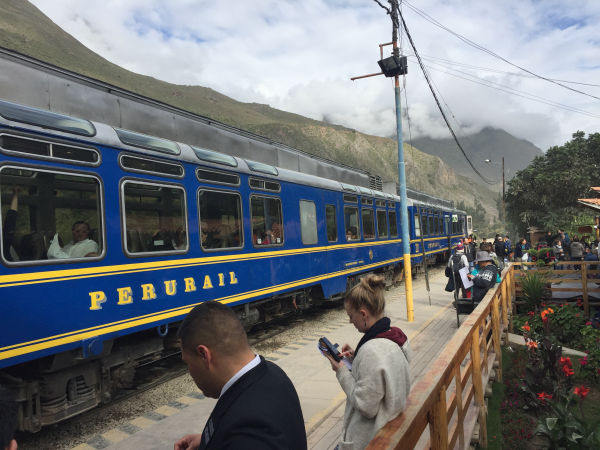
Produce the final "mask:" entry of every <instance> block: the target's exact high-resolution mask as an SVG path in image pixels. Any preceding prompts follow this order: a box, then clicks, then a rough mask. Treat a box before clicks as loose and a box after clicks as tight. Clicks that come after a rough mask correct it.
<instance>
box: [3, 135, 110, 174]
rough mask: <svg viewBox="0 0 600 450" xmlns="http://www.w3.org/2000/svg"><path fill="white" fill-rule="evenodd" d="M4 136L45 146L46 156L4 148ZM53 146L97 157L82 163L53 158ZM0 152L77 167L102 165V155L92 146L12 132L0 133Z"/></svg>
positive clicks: (74, 160)
mask: <svg viewBox="0 0 600 450" xmlns="http://www.w3.org/2000/svg"><path fill="white" fill-rule="evenodd" d="M4 136H6V137H10V138H15V139H23V140H27V141H32V142H38V143H44V144H47V145H48V146H49V147H48V155H41V154H36V153H29V152H26V151H19V150H11V149H9V148H6V147H4V145H3V143H4V140H3V139H2V138H3V137H4ZM54 146H60V147H70V148H73V149H76V150H86V151H90V152H92V153H94V154H95V155H96V156H97V160H96V161H94V162H87V161H83V160H80V159H74V158H61V157H59V156H54V155H53V151H54ZM0 151H1V152H2V153H5V154H7V155H16V156H20V157H23V158H31V159H39V160H44V161H55V162H64V163H67V164H75V165H78V166H88V167H98V166H99V165H100V164H102V154H101V153H100V151H99V150H98V149H97V148H96V147H94V146H92V145H87V144H79V143H78V144H73V143H72V142H69V141H66V140H60V139H52V138H46V137H44V138H42V137H39V136H37V135H32V134H26V133H18V132H14V131H11V132H2V133H0Z"/></svg>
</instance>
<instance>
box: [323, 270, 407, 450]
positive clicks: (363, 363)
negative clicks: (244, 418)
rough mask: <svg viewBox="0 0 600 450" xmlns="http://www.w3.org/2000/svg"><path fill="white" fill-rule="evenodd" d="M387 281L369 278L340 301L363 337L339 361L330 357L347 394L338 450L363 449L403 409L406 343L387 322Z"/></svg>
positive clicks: (346, 346)
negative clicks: (344, 359)
mask: <svg viewBox="0 0 600 450" xmlns="http://www.w3.org/2000/svg"><path fill="white" fill-rule="evenodd" d="M384 288H385V282H384V279H383V278H382V277H379V276H376V275H368V276H366V277H365V278H363V279H362V280H361V281H360V283H359V284H357V285H356V286H354V287H353V288H352V289H351V290H350V292H349V293H348V295H346V298H345V300H344V306H345V308H346V312H347V313H348V317H349V318H350V322H351V323H352V324H353V325H354V326H355V327H356V329H357V330H358V331H360V332H361V333H364V336H363V337H362V339H361V340H360V341H359V343H358V345H357V347H356V349H355V350H354V349H352V348H351V347H350V346H349V345H348V344H345V345H344V346H343V347H342V356H345V357H346V358H347V359H349V360H350V361H352V370H350V369H349V368H348V367H347V366H346V365H345V364H344V362H343V361H340V362H336V361H335V360H334V359H333V358H332V357H329V356H328V358H329V361H330V362H331V367H332V368H333V370H334V371H335V372H336V376H337V379H338V381H339V383H340V385H341V387H342V389H343V390H344V392H345V393H346V397H347V400H346V410H345V412H344V424H343V428H342V436H341V439H340V444H339V446H338V448H339V449H343V450H346V449H363V448H365V447H366V446H367V445H368V443H369V442H370V441H371V439H373V437H374V436H375V434H376V433H377V431H378V430H379V429H380V428H381V427H383V426H384V425H385V424H386V423H387V422H389V421H390V420H391V419H393V418H394V417H396V416H397V415H398V414H400V412H401V411H402V410H403V409H404V406H405V404H406V398H407V397H408V393H409V392H410V371H409V362H410V359H411V351H410V348H409V345H408V338H407V337H406V335H405V334H404V333H403V332H402V330H400V329H399V328H397V327H390V319H389V318H387V317H385V315H384V309H385V297H384Z"/></svg>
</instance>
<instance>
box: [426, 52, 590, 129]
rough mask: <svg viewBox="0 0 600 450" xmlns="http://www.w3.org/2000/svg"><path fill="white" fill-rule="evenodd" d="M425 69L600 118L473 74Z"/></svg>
mask: <svg viewBox="0 0 600 450" xmlns="http://www.w3.org/2000/svg"><path fill="white" fill-rule="evenodd" d="M434 64H435V63H434ZM425 67H427V68H429V69H430V70H435V71H437V72H441V73H445V74H447V75H450V76H453V77H456V78H460V79H462V80H465V81H469V82H471V83H476V84H480V85H482V86H485V87H488V88H490V89H495V90H498V91H502V92H505V93H507V94H510V95H514V96H517V97H521V98H525V99H527V100H531V101H534V102H538V103H543V104H545V105H549V106H553V107H556V108H560V109H564V110H566V111H571V112H574V113H578V114H582V115H585V116H588V117H593V118H600V115H598V114H594V113H591V112H589V111H586V110H583V109H580V108H577V107H575V106H570V105H565V104H563V103H558V102H555V101H552V100H549V99H547V98H544V97H540V96H539V95H535V94H530V93H528V92H524V91H520V90H518V89H515V88H513V87H511V86H507V85H504V84H501V83H497V82H495V81H488V80H482V79H481V78H479V77H476V76H474V75H472V74H469V73H467V72H463V71H461V70H456V69H448V70H449V71H447V70H442V69H438V68H436V67H431V66H430V65H425ZM452 72H457V73H460V74H463V75H465V77H463V76H460V75H457V74H456V73H452Z"/></svg>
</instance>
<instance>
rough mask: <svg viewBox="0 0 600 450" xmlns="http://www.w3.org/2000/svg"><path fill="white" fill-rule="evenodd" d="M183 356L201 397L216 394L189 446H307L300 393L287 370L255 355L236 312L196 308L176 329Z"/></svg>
mask: <svg viewBox="0 0 600 450" xmlns="http://www.w3.org/2000/svg"><path fill="white" fill-rule="evenodd" d="M178 334H179V338H180V340H181V357H182V359H183V361H184V362H185V363H186V364H187V366H188V369H189V371H190V375H191V376H192V378H193V379H194V382H195V383H196V385H197V386H198V388H200V390H202V392H203V393H204V395H206V396H207V397H211V398H218V399H219V400H218V401H217V404H216V405H215V407H214V409H213V411H212V413H211V415H210V417H209V418H208V421H207V422H206V425H205V426H204V431H203V432H202V433H201V434H190V435H186V436H184V437H182V438H181V439H180V440H179V441H177V442H176V443H175V450H187V449H199V450H204V449H298V450H301V449H302V450H305V449H306V432H305V429H304V419H303V417H302V410H301V409H300V400H299V399H298V394H297V393H296V390H295V389H294V386H293V385H292V382H291V381H290V379H289V378H288V377H287V375H286V374H285V372H283V370H281V369H280V368H279V367H278V366H277V365H275V364H273V363H272V362H270V361H265V359H264V358H262V357H260V356H258V355H255V354H254V352H253V351H252V349H251V348H250V345H249V344H248V339H247V336H246V332H245V331H244V328H243V326H242V324H241V323H240V321H239V319H238V317H237V315H236V314H235V313H234V312H233V310H231V308H228V307H227V306H225V305H222V304H221V303H218V302H207V303H202V304H200V305H198V306H196V307H195V308H194V309H193V310H192V311H191V312H190V313H189V314H188V315H187V317H186V318H185V320H184V321H183V322H182V324H181V326H180V327H179V333H178Z"/></svg>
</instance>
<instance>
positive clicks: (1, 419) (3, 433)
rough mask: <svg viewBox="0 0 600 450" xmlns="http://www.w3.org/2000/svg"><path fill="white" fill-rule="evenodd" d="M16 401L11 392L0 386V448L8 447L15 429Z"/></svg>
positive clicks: (16, 419) (13, 436)
mask: <svg viewBox="0 0 600 450" xmlns="http://www.w3.org/2000/svg"><path fill="white" fill-rule="evenodd" d="M17 408H18V406H17V402H16V400H15V397H14V395H13V393H12V392H10V391H9V390H8V389H7V388H5V387H2V386H0V449H5V448H8V446H9V445H10V442H11V441H12V440H13V439H14V438H15V431H17V425H18V418H17V411H18V409H17Z"/></svg>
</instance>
